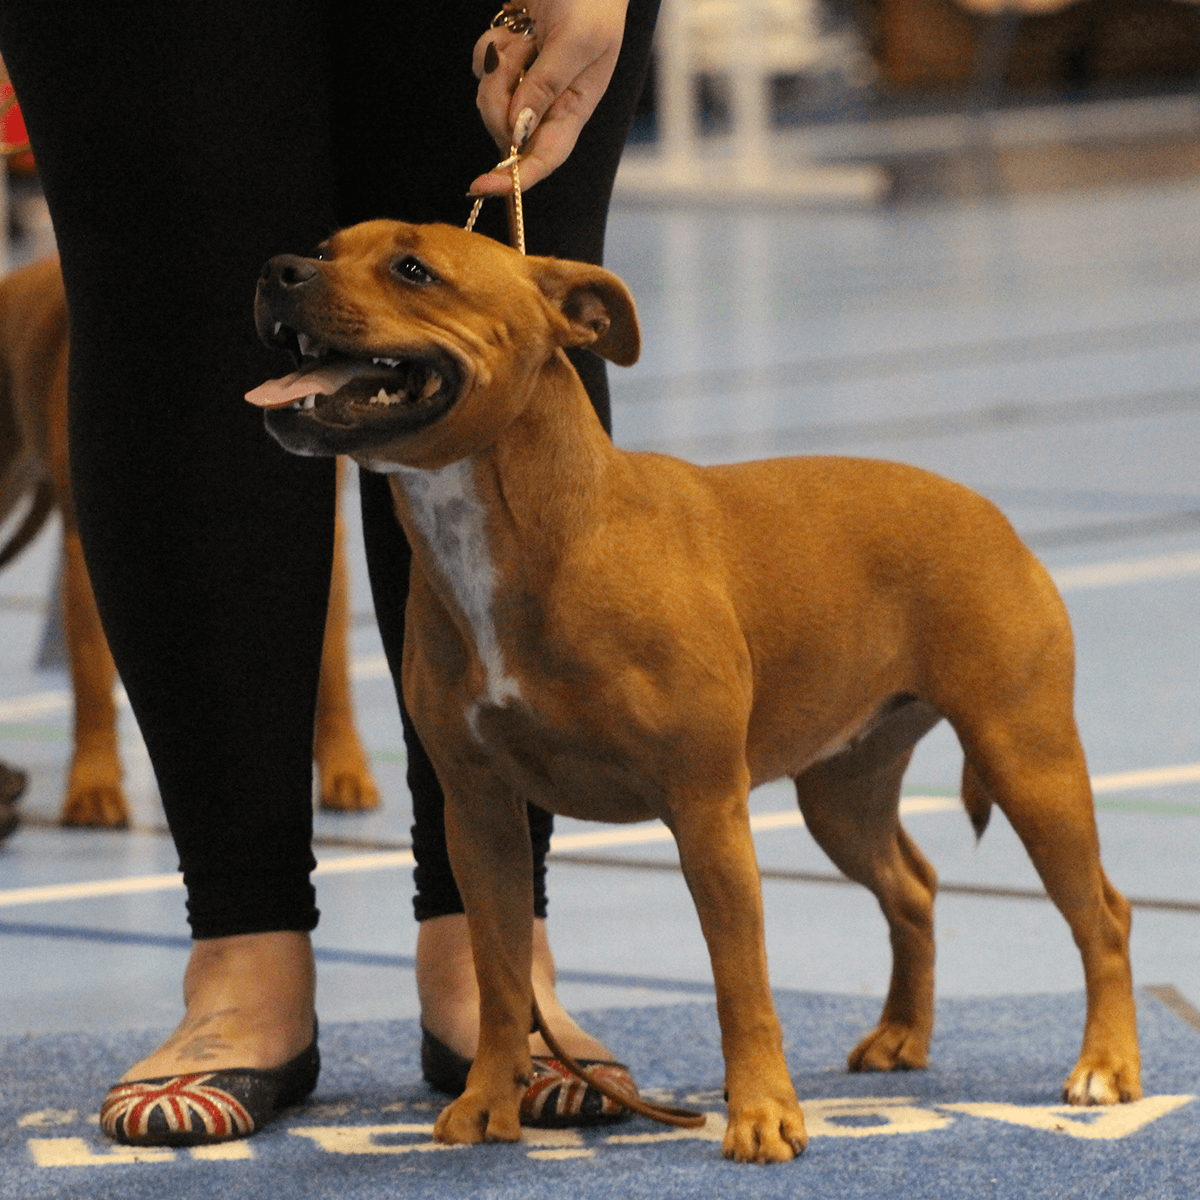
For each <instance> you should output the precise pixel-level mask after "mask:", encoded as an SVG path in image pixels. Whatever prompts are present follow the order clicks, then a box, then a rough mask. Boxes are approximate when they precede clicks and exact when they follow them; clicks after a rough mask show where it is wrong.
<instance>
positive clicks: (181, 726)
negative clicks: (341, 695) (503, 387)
mask: <svg viewBox="0 0 1200 1200" xmlns="http://www.w3.org/2000/svg"><path fill="white" fill-rule="evenodd" d="M321 7H322V6H321V5H320V4H319V3H317V2H316V0H292V2H286V3H285V2H279V3H266V4H261V5H258V4H256V5H244V4H242V3H240V2H237V0H203V2H199V0H180V2H178V3H172V4H169V5H164V4H160V3H157V0H146V2H144V3H138V4H124V5H116V6H113V5H106V6H87V5H85V6H82V7H81V6H79V5H77V4H70V3H66V2H65V0H6V3H5V4H4V5H3V9H2V12H0V44H2V45H3V46H4V52H5V55H6V60H7V62H8V65H9V67H10V70H11V72H12V76H13V80H14V83H15V86H16V88H17V90H18V94H19V95H20V97H21V102H22V107H23V111H24V113H25V116H26V120H27V123H28V126H29V130H30V134H31V137H32V139H33V145H34V150H35V154H36V157H37V161H38V164H39V169H40V173H41V177H42V181H43V184H44V186H45V190H46V194H47V198H48V201H49V203H50V208H51V213H52V216H53V218H54V223H55V229H56V233H57V236H58V240H59V246H60V252H61V261H62V267H63V273H64V277H65V280H66V284H67V292H68V297H69V302H70V306H71V317H72V322H71V337H72V355H71V449H72V474H73V484H74V488H75V492H76V500H77V509H78V514H79V523H80V529H81V533H82V535H83V538H84V547H85V552H86V556H87V559H88V565H89V571H90V573H91V577H92V582H93V585H94V588H95V592H96V598H97V602H98V604H99V607H100V611H101V614H102V617H103V621H104V625H105V630H106V633H107V635H108V638H109V641H110V644H111V646H112V649H113V653H114V656H115V658H116V661H117V665H118V668H119V670H120V673H121V678H122V680H123V682H124V684H125V687H126V689H127V691H128V693H129V697H130V701H131V703H132V705H133V709H134V712H135V713H136V715H137V718H138V721H139V724H140V726H141V729H142V732H143V735H144V737H145V741H146V744H147V747H148V749H149V751H150V756H151V760H152V762H153V764H154V768H155V772H156V775H157V778H158V782H159V787H160V791H161V794H162V798H163V804H164V807H165V809H166V812H167V817H168V820H169V822H170V825H171V830H172V833H173V834H174V836H175V839H176V844H177V847H178V850H179V855H180V860H181V864H182V868H183V871H184V877H185V881H186V883H187V888H188V908H189V916H190V920H191V924H192V928H193V933H194V935H195V936H196V937H197V938H198V939H202V940H200V941H198V942H197V944H196V950H195V953H194V954H193V956H192V961H191V964H190V966H189V968H188V977H187V982H186V999H187V1003H188V1017H187V1018H186V1019H185V1022H184V1025H183V1026H181V1036H180V1037H177V1038H176V1039H175V1040H174V1041H173V1042H172V1043H169V1044H168V1046H167V1047H164V1048H163V1050H162V1051H160V1052H158V1053H156V1055H152V1056H151V1059H150V1060H147V1061H146V1062H144V1063H142V1064H139V1066H138V1067H137V1068H135V1069H134V1071H133V1072H131V1075H134V1076H138V1075H142V1074H144V1075H153V1074H164V1073H168V1072H173V1071H178V1070H181V1069H187V1068H188V1067H190V1066H196V1065H198V1066H203V1067H205V1068H209V1069H212V1068H214V1067H222V1066H273V1065H277V1064H278V1063H279V1062H281V1061H283V1060H285V1059H286V1058H288V1057H290V1056H292V1055H293V1054H295V1053H296V1051H297V1050H298V1049H302V1048H303V1046H304V1045H305V1044H306V1043H307V1041H308V1040H309V1038H310V1037H311V1033H312V960H311V951H310V948H309V945H308V937H307V935H308V931H309V930H311V929H312V927H313V926H314V925H315V923H316V920H317V912H316V908H315V904H314V893H313V890H312V887H311V884H310V883H309V878H308V876H309V871H310V869H311V867H312V865H313V859H312V852H311V848H310V841H311V801H310V796H311V790H310V789H311V751H312V727H313V712H314V697H315V692H316V681H317V674H318V670H319V659H320V648H321V635H322V629H323V625H324V617H325V604H326V599H327V595H328V588H329V578H330V556H331V543H332V514H333V504H334V495H333V476H332V463H328V462H310V461H304V460H300V459H297V458H293V457H291V456H288V455H285V454H284V453H283V452H282V451H281V450H279V448H278V447H276V446H275V445H274V443H273V442H271V441H270V439H269V438H268V437H267V436H266V434H265V433H264V431H263V428H262V421H261V416H260V415H259V414H258V413H256V412H255V411H253V410H252V409H251V408H250V406H249V405H247V404H245V403H244V402H243V401H242V399H241V397H242V394H243V393H244V392H245V391H246V390H247V389H248V388H249V387H251V386H253V385H254V384H256V383H258V382H261V380H262V379H263V378H265V377H267V376H269V375H271V374H276V373H277V372H278V366H279V364H278V361H277V359H276V358H275V356H273V355H271V354H269V353H267V352H266V351H265V350H264V349H263V348H262V347H261V346H260V345H259V344H258V341H257V338H256V336H255V333H254V325H253V320H252V304H253V295H254V285H255V280H256V278H257V274H258V270H259V267H260V265H261V263H262V262H263V261H264V260H265V259H266V258H267V257H268V256H269V255H271V254H273V253H276V252H279V251H282V250H285V249H286V250H293V249H295V248H296V247H297V246H298V245H299V246H308V245H310V244H312V243H313V242H314V241H315V240H317V239H319V238H320V237H321V236H323V235H324V233H325V232H327V230H328V228H329V227H330V225H331V224H332V222H333V210H332V204H331V196H332V191H331V180H332V171H331V166H330V160H329V141H328V116H327V109H326V99H325V94H324V82H323V71H322V64H321V60H320V55H319V53H316V54H314V45H315V46H318V47H319V46H320V44H321V41H322V38H323V34H324V21H323V15H322V11H321ZM264 963H269V965H270V970H268V971H264V970H263V969H262V967H263V964H264Z"/></svg>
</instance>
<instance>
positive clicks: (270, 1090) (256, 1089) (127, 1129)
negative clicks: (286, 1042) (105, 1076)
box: [100, 1031, 321, 1146]
mask: <svg viewBox="0 0 1200 1200" xmlns="http://www.w3.org/2000/svg"><path fill="white" fill-rule="evenodd" d="M320 1069H321V1056H320V1054H319V1053H318V1052H317V1036H316V1032H315V1031H314V1033H313V1040H312V1043H311V1044H310V1045H309V1047H308V1049H307V1050H304V1051H302V1052H301V1053H300V1054H298V1055H296V1057H295V1058H293V1059H292V1060H291V1061H290V1062H286V1063H284V1064H283V1066H282V1067H275V1068H274V1069H273V1070H269V1071H259V1070H255V1069H253V1068H251V1067H231V1068H229V1069H227V1070H224V1071H197V1072H194V1073H192V1074H189V1075H164V1076H161V1077H159V1078H156V1079H137V1080H133V1081H131V1082H129V1083H118V1084H117V1085H116V1086H115V1087H113V1088H111V1089H110V1090H109V1093H108V1095H107V1096H105V1097H104V1104H103V1105H102V1106H101V1108H100V1127H101V1128H102V1129H103V1130H104V1132H105V1133H107V1134H108V1135H109V1137H112V1138H116V1140H117V1141H118V1142H123V1143H124V1144H125V1145H127V1146H200V1145H205V1144H207V1143H210V1142H228V1141H232V1140H234V1139H235V1138H243V1137H249V1136H250V1134H252V1133H256V1132H257V1131H258V1130H259V1129H261V1128H262V1127H263V1126H264V1125H266V1124H267V1123H268V1122H269V1121H271V1120H273V1119H274V1118H275V1117H276V1116H278V1115H279V1113H280V1112H281V1111H282V1110H283V1109H285V1108H289V1107H291V1106H292V1105H293V1104H299V1103H300V1101H301V1100H303V1099H304V1098H305V1097H306V1096H307V1095H308V1094H309V1092H311V1091H312V1090H313V1088H315V1087H316V1086H317V1075H318V1073H319V1071H320Z"/></svg>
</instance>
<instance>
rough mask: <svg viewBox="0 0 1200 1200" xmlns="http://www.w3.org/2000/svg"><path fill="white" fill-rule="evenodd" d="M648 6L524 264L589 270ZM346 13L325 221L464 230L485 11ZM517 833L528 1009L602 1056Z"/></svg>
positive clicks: (385, 625) (426, 863) (629, 105)
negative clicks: (554, 950) (529, 961)
mask: <svg viewBox="0 0 1200 1200" xmlns="http://www.w3.org/2000/svg"><path fill="white" fill-rule="evenodd" d="M657 6H658V5H657V0H649V2H646V0H634V2H633V3H632V4H631V6H630V12H629V18H628V22H627V27H626V36H625V42H624V46H623V50H622V55H621V59H620V61H619V63H618V65H617V69H616V73H615V74H614V78H613V82H612V84H611V86H610V87H609V90H608V93H607V94H606V96H605V98H604V100H603V101H602V102H601V105H600V107H599V108H598V109H597V111H596V113H595V114H594V116H593V118H592V120H591V121H590V122H589V124H588V126H587V127H586V128H585V130H584V132H583V134H582V136H581V137H580V141H579V145H578V147H577V149H576V153H575V154H574V155H572V157H571V158H570V159H568V160H567V162H566V164H565V165H564V166H563V167H561V168H560V169H559V170H558V171H557V172H556V173H555V174H554V175H552V176H550V178H549V179H547V180H545V181H544V182H543V183H541V184H539V185H538V187H537V188H536V189H534V190H532V191H530V192H529V193H527V194H526V196H525V216H526V231H527V238H528V244H529V250H530V253H535V254H555V255H559V256H561V257H566V258H575V259H579V260H583V261H591V262H599V261H600V260H601V257H602V254H603V248H604V227H605V221H606V217H607V211H608V201H609V196H610V194H611V190H612V183H613V178H614V176H615V173H616V167H617V162H618V160H619V157H620V153H621V149H622V147H623V145H624V142H625V138H626V136H627V134H628V130H629V126H630V124H631V123H632V120H633V114H634V110H635V107H636V104H637V101H638V98H639V96H640V93H641V88H642V83H643V81H644V78H645V73H646V68H647V65H648V61H649V46H650V38H651V35H652V32H653V26H654V19H655V15H656V11H657ZM360 7H361V11H360V10H359V9H355V8H354V7H353V6H352V10H351V11H348V12H347V20H346V21H345V23H344V24H343V25H342V26H341V31H342V36H341V37H340V38H339V37H338V35H337V34H335V42H334V56H335V57H334V63H335V69H334V78H335V80H336V81H337V85H340V84H341V81H342V79H343V78H344V79H347V80H350V79H353V81H354V83H353V86H352V87H347V88H345V89H343V88H342V87H340V86H337V85H335V86H337V91H336V94H335V99H334V106H335V107H334V111H335V113H337V114H338V118H339V120H338V125H337V131H336V136H335V145H336V146H337V152H338V153H339V156H340V157H339V162H340V170H339V183H340V189H341V190H340V194H339V196H340V199H339V213H338V216H339V220H340V221H341V223H343V224H353V223H355V222H357V221H361V220H367V219H370V218H373V217H380V216H387V217H394V218H397V219H401V220H408V221H435V220H436V221H446V222H448V223H455V224H463V223H465V221H466V218H467V216H468V214H469V212H470V201H468V200H467V199H466V198H465V196H464V192H465V189H466V186H467V184H468V183H469V182H470V181H471V180H472V179H473V178H474V177H475V176H476V175H477V174H479V172H480V171H481V170H483V169H485V168H486V166H488V165H490V164H491V162H492V161H494V160H495V158H496V157H497V155H498V152H497V149H496V147H495V145H494V144H493V143H492V141H491V139H490V137H489V136H488V135H487V133H486V132H485V131H484V129H483V127H482V124H481V122H480V121H479V119H478V115H477V112H476V108H475V88H476V81H475V79H474V77H473V75H472V74H471V71H470V61H471V49H472V47H473V45H474V43H475V41H476V39H477V38H478V36H479V35H480V33H482V32H483V30H484V29H485V28H486V27H487V23H488V20H489V19H490V17H491V15H492V13H493V11H494V9H493V4H492V2H491V0H487V2H480V0H465V2H460V3H457V4H450V3H448V4H444V5H441V6H437V7H430V8H428V9H427V10H425V11H423V12H413V11H410V9H409V8H407V7H406V8H405V9H404V10H402V11H397V10H393V11H392V12H391V13H390V14H375V12H374V10H375V7H376V6H375V5H373V4H371V3H370V2H369V0H360ZM368 13H370V16H368ZM389 16H390V19H391V24H390V25H389V23H388V22H389ZM366 20H372V21H374V22H375V24H372V25H371V26H370V36H369V37H367V38H363V37H361V36H357V35H356V34H355V33H352V32H351V31H361V29H362V28H363V24H362V22H363V21H366ZM380 22H382V23H380ZM435 80H436V81H437V83H436V85H435V84H434V83H433V81H435ZM477 228H478V229H479V231H480V232H483V233H487V234H489V235H490V236H492V237H496V238H499V239H502V240H507V227H506V218H505V214H504V205H503V204H501V203H499V202H492V204H490V205H488V206H485V209H484V212H483V214H482V217H481V219H480V223H479V225H478V226H477ZM573 360H574V361H575V363H576V366H577V368H578V369H579V371H580V374H581V375H582V377H583V379H584V382H585V385H586V386H587V388H588V392H589V394H590V396H591V398H592V402H593V405H594V406H595V407H596V410H597V412H598V413H599V414H600V417H601V420H602V421H603V422H604V425H605V428H608V427H609V404H608V386H607V380H606V377H605V373H604V366H603V363H602V362H601V360H600V359H599V358H597V357H596V356H594V355H592V354H589V353H587V352H581V353H579V354H577V355H574V356H573ZM360 486H361V492H362V503H363V526H364V536H365V540H366V544H367V556H368V562H369V566H370V572H371V584H372V591H373V594H374V597H375V609H376V614H377V617H378V621H379V627H380V632H381V635H382V637H383V642H384V647H385V650H386V652H387V655H388V660H389V663H390V664H391V667H392V674H393V678H394V679H397V680H398V679H399V678H400V661H401V650H402V647H403V642H404V597H405V596H407V594H408V571H409V562H410V553H409V548H408V546H407V544H406V542H405V540H404V535H403V533H402V531H401V530H400V528H399V526H398V524H397V522H396V520H395V516H394V514H393V511H392V504H391V496H390V492H389V490H388V487H387V483H386V481H385V480H384V478H383V477H382V476H373V475H369V474H367V473H363V475H362V476H361V477H360ZM401 714H402V718H403V722H404V736H405V743H406V745H407V748H408V761H409V766H408V780H409V788H410V791H411V793H412V796H413V809H414V826H413V849H414V854H415V856H416V858H417V868H416V872H415V878H416V884H417V891H416V897H415V900H414V906H415V909H416V915H417V919H418V920H419V921H420V922H421V929H420V935H419V941H418V951H417V980H418V989H419V991H420V994H421V1008H422V1014H423V1020H424V1021H425V1023H426V1026H427V1028H429V1029H430V1032H432V1033H434V1034H435V1035H436V1036H438V1037H439V1038H440V1039H441V1040H443V1041H445V1042H447V1044H449V1045H451V1046H452V1047H453V1048H454V1049H456V1050H457V1051H458V1052H459V1053H461V1054H466V1055H468V1056H469V1055H471V1054H473V1053H474V1045H475V1040H476V1037H477V1031H478V997H477V994H476V992H475V980H474V974H473V971H472V968H471V961H470V947H469V943H468V940H467V930H466V922H465V918H463V917H462V915H461V914H462V900H461V898H460V897H459V895H458V890H457V888H456V887H455V884H454V878H453V875H452V873H451V871H450V864H449V858H448V856H447V853H446V845H445V830H444V826H443V820H442V805H443V800H442V794H441V789H440V787H439V786H438V782H437V777H436V775H435V774H434V771H433V767H432V765H431V764H430V762H429V759H428V756H427V755H426V754H425V751H424V748H423V747H422V746H421V743H420V739H419V738H418V737H417V735H416V732H415V730H414V729H413V727H412V723H411V721H410V719H409V717H408V714H407V712H406V710H405V709H404V704H403V700H402V699H401ZM530 825H531V831H532V833H533V837H534V848H535V864H536V865H535V871H536V876H535V881H534V882H535V915H536V916H537V917H538V918H540V920H539V921H538V924H537V926H536V927H535V977H536V982H537V985H538V993H539V1002H540V1003H541V1006H542V1008H543V1012H544V1013H545V1014H546V1016H547V1017H548V1019H550V1020H551V1022H552V1024H553V1025H554V1026H555V1028H556V1031H557V1032H559V1033H560V1036H561V1037H563V1038H564V1039H565V1041H566V1043H567V1046H568V1049H572V1050H574V1051H575V1052H576V1053H578V1054H581V1055H585V1056H587V1057H606V1052H605V1051H604V1047H602V1046H601V1045H600V1044H599V1043H598V1042H595V1041H594V1039H591V1038H590V1037H588V1035H586V1034H584V1033H583V1032H582V1031H581V1030H579V1029H578V1027H577V1026H575V1025H574V1023H573V1022H571V1021H570V1018H569V1017H568V1016H567V1014H566V1013H565V1012H564V1011H563V1010H562V1008H561V1005H559V1003H558V1001H557V998H556V997H555V996H554V994H553V978H554V974H553V972H554V967H553V960H552V958H551V955H550V948H549V943H548V942H547V940H546V937H545V925H544V917H545V913H546V903H545V856H546V852H547V850H548V849H549V841H550V830H551V821H550V817H549V816H548V815H547V814H546V813H544V812H542V811H541V810H539V809H535V808H531V809H530ZM535 1048H537V1047H535Z"/></svg>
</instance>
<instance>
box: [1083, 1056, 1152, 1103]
mask: <svg viewBox="0 0 1200 1200" xmlns="http://www.w3.org/2000/svg"><path fill="white" fill-rule="evenodd" d="M1139 1075H1140V1073H1139V1071H1138V1067H1137V1064H1131V1063H1128V1062H1124V1061H1121V1060H1120V1059H1119V1058H1118V1057H1117V1056H1116V1055H1111V1056H1110V1055H1105V1056H1103V1057H1096V1058H1093V1057H1092V1056H1085V1057H1084V1058H1081V1059H1080V1060H1079V1062H1077V1063H1076V1064H1075V1069H1074V1070H1073V1071H1072V1072H1071V1074H1070V1075H1069V1076H1068V1077H1067V1082H1066V1083H1065V1084H1064V1085H1063V1100H1065V1101H1066V1102H1067V1103H1068V1104H1078V1105H1082V1106H1087V1105H1092V1104H1118V1103H1119V1104H1127V1103H1129V1101H1131V1100H1140V1099H1141V1098H1142V1085H1141V1081H1140V1078H1139Z"/></svg>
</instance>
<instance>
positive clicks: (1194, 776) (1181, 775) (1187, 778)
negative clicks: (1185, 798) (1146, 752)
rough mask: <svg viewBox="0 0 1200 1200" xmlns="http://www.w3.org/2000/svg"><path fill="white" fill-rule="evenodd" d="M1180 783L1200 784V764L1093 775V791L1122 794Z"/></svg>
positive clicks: (1098, 793)
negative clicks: (1129, 790)
mask: <svg viewBox="0 0 1200 1200" xmlns="http://www.w3.org/2000/svg"><path fill="white" fill-rule="evenodd" d="M1180 783H1200V763H1184V764H1182V765H1181V766H1178V767H1150V768H1149V769H1147V770H1145V771H1117V772H1115V773H1114V774H1112V775H1093V776H1092V791H1093V792H1095V793H1096V794H1097V795H1100V794H1101V793H1103V792H1122V791H1125V790H1126V789H1129V788H1148V787H1171V786H1172V785H1174V784H1180Z"/></svg>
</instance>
